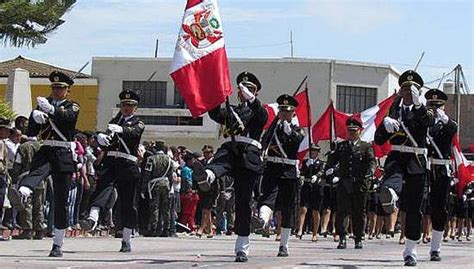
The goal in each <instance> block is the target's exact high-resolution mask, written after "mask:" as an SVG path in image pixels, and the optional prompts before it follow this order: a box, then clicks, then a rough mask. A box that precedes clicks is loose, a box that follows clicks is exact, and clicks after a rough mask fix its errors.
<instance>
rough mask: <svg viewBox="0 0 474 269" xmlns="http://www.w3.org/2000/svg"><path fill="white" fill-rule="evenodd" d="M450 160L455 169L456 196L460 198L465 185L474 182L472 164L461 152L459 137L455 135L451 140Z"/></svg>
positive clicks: (473, 167)
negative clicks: (451, 159) (456, 179)
mask: <svg viewBox="0 0 474 269" xmlns="http://www.w3.org/2000/svg"><path fill="white" fill-rule="evenodd" d="M452 145H453V146H452V158H453V160H454V165H455V168H456V177H457V178H458V180H459V182H458V185H457V191H458V196H459V197H461V196H462V195H463V192H464V188H465V187H466V185H467V184H469V183H470V182H471V181H473V180H474V163H472V162H470V161H468V160H467V159H466V157H465V156H464V154H462V151H461V145H460V143H459V135H458V134H456V135H455V136H454V137H453V140H452Z"/></svg>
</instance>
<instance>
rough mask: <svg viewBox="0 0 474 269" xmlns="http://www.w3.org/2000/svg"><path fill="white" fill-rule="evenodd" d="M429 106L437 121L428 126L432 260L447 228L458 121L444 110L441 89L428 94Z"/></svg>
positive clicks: (432, 90) (446, 97) (437, 257)
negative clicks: (452, 159) (453, 151)
mask: <svg viewBox="0 0 474 269" xmlns="http://www.w3.org/2000/svg"><path fill="white" fill-rule="evenodd" d="M425 98H426V101H427V103H426V105H427V107H428V110H430V111H432V112H433V114H434V117H435V124H434V125H433V126H432V127H430V128H429V133H428V142H429V143H428V156H429V157H431V160H430V163H431V171H430V172H429V173H428V180H429V185H430V195H429V197H430V207H431V212H430V213H431V214H430V215H431V221H432V225H433V238H432V240H431V252H430V256H431V258H430V260H431V261H441V257H440V255H439V254H440V247H441V240H442V239H443V233H444V227H445V225H446V223H447V221H448V211H447V204H448V196H449V187H450V186H449V185H450V184H449V183H450V181H451V173H452V167H451V166H450V165H451V161H450V158H451V148H452V143H451V141H452V139H453V137H454V135H455V134H456V133H457V129H458V126H457V123H456V122H455V121H453V120H452V119H450V118H449V117H448V115H446V112H445V111H444V105H445V103H446V101H447V100H448V96H447V95H446V94H445V93H444V92H442V91H440V90H438V89H431V90H429V91H427V92H426V93H425Z"/></svg>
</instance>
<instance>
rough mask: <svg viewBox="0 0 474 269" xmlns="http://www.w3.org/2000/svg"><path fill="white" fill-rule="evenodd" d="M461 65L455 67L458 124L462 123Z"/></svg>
mask: <svg viewBox="0 0 474 269" xmlns="http://www.w3.org/2000/svg"><path fill="white" fill-rule="evenodd" d="M460 71H461V65H459V64H458V65H457V66H456V67H455V69H454V93H455V94H456V121H457V123H458V125H460V124H461V87H460V84H461V80H460Z"/></svg>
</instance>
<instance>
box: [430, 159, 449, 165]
mask: <svg viewBox="0 0 474 269" xmlns="http://www.w3.org/2000/svg"><path fill="white" fill-rule="evenodd" d="M430 162H431V164H434V165H450V164H451V160H446V159H433V158H431V159H430Z"/></svg>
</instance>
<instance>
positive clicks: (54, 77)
mask: <svg viewBox="0 0 474 269" xmlns="http://www.w3.org/2000/svg"><path fill="white" fill-rule="evenodd" d="M49 81H51V85H53V86H61V87H70V86H72V85H73V84H74V80H72V78H70V77H69V76H68V75H66V74H64V73H63V72H61V71H53V72H51V74H49Z"/></svg>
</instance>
